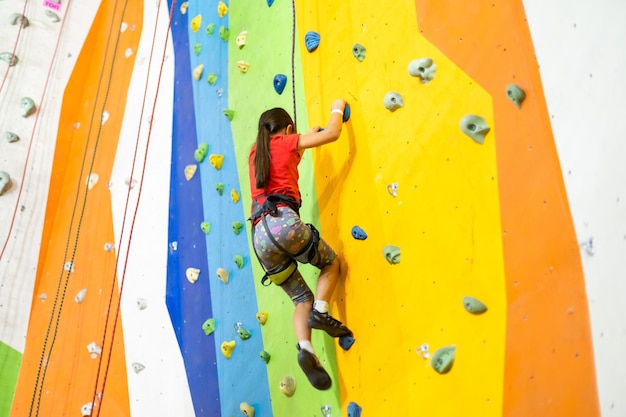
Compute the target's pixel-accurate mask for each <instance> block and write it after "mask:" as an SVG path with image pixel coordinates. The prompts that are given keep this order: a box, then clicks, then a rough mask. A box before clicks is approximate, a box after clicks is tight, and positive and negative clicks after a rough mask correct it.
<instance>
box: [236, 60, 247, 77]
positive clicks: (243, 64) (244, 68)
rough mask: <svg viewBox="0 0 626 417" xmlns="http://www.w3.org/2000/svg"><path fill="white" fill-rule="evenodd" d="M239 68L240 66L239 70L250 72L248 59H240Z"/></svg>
mask: <svg viewBox="0 0 626 417" xmlns="http://www.w3.org/2000/svg"><path fill="white" fill-rule="evenodd" d="M237 68H239V71H241V72H242V73H244V74H245V73H246V72H248V68H250V63H248V62H246V61H239V62H237Z"/></svg>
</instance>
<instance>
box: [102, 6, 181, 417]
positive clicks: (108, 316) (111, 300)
mask: <svg viewBox="0 0 626 417" xmlns="http://www.w3.org/2000/svg"><path fill="white" fill-rule="evenodd" d="M175 4H176V0H173V1H172V5H171V7H170V15H169V22H168V25H167V34H166V36H165V45H164V47H163V56H162V59H161V65H160V67H159V77H158V81H157V86H156V91H155V97H154V102H153V105H152V111H151V114H150V122H149V127H148V136H147V140H146V146H145V153H144V159H143V166H142V168H141V177H140V181H139V190H138V192H137V202H136V203H135V208H134V212H133V217H132V222H131V226H130V231H129V234H128V245H127V247H126V254H125V259H124V267H123V270H122V276H121V279H120V290H119V299H118V301H117V305H116V307H115V317H114V320H113V329H112V330H111V337H110V342H109V345H108V350H107V352H108V356H107V361H106V366H105V369H104V371H103V377H102V392H101V393H100V404H102V401H103V398H104V390H105V387H106V381H107V375H108V373H109V366H110V363H111V356H112V353H113V344H114V341H115V330H116V329H117V322H118V320H119V314H120V305H121V301H122V294H123V292H124V281H125V278H126V268H127V266H128V257H129V253H130V246H131V242H132V237H133V230H134V228H135V221H136V219H137V211H138V209H139V203H140V201H141V192H142V189H143V181H144V177H145V171H146V164H147V161H148V149H149V147H150V139H151V136H152V122H153V120H154V113H155V108H156V102H157V98H158V95H159V89H160V86H161V78H162V75H163V67H164V64H165V55H166V52H167V43H168V41H169V32H170V27H171V24H172V16H173V13H174V5H175ZM160 8H161V0H159V3H158V5H157V10H160ZM158 21H159V15H158V12H157V19H156V22H155V26H154V33H153V36H152V47H151V49H150V59H149V62H148V74H147V75H146V84H145V87H144V93H143V103H142V106H141V112H140V115H139V118H140V119H139V120H140V122H139V128H138V130H137V139H136V142H135V152H134V155H133V164H132V168H131V174H130V180H131V181H130V183H129V186H128V192H127V193H126V203H125V206H124V215H123V217H122V229H121V231H120V239H119V242H120V243H121V242H122V239H123V236H124V229H125V226H126V217H127V214H128V206H129V200H130V191H131V186H132V179H133V174H134V172H135V163H136V160H137V153H138V148H139V140H140V133H141V125H142V122H141V121H142V120H143V114H144V109H145V105H146V97H147V94H148V93H147V91H148V85H149V80H150V68H152V56H153V53H154V44H155V40H156V37H157V29H158ZM118 263H119V251H118V256H117V257H116V261H115V269H114V271H113V275H114V276H113V279H112V285H111V292H110V296H109V306H108V309H107V314H106V321H105V328H104V335H103V338H102V346H103V352H104V351H105V349H104V345H105V342H106V337H107V328H108V323H109V318H110V316H111V306H112V304H113V294H114V292H115V283H116V282H115V275H116V273H117V267H118ZM103 356H104V355H100V360H99V361H98V370H97V374H96V381H95V384H94V392H93V396H92V404H95V401H96V397H97V391H98V381H99V379H100V370H101V365H102V360H103ZM101 408H102V407H100V406H98V407H97V412H96V414H95V416H96V417H99V416H100V411H101Z"/></svg>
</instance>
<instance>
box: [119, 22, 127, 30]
mask: <svg viewBox="0 0 626 417" xmlns="http://www.w3.org/2000/svg"><path fill="white" fill-rule="evenodd" d="M126 29H128V23H126V22H122V24H121V25H120V32H125V31H126Z"/></svg>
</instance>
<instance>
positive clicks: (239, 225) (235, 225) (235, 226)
mask: <svg viewBox="0 0 626 417" xmlns="http://www.w3.org/2000/svg"><path fill="white" fill-rule="evenodd" d="M241 229H243V223H241V222H238V221H234V222H233V233H235V234H236V235H238V234H239V233H241Z"/></svg>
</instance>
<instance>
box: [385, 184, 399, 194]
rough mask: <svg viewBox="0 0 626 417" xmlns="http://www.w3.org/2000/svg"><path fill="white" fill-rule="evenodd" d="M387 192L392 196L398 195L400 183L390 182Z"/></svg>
mask: <svg viewBox="0 0 626 417" xmlns="http://www.w3.org/2000/svg"><path fill="white" fill-rule="evenodd" d="M387 192H388V193H389V195H391V196H392V197H397V196H398V183H397V182H394V183H393V184H389V185H388V186H387Z"/></svg>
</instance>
